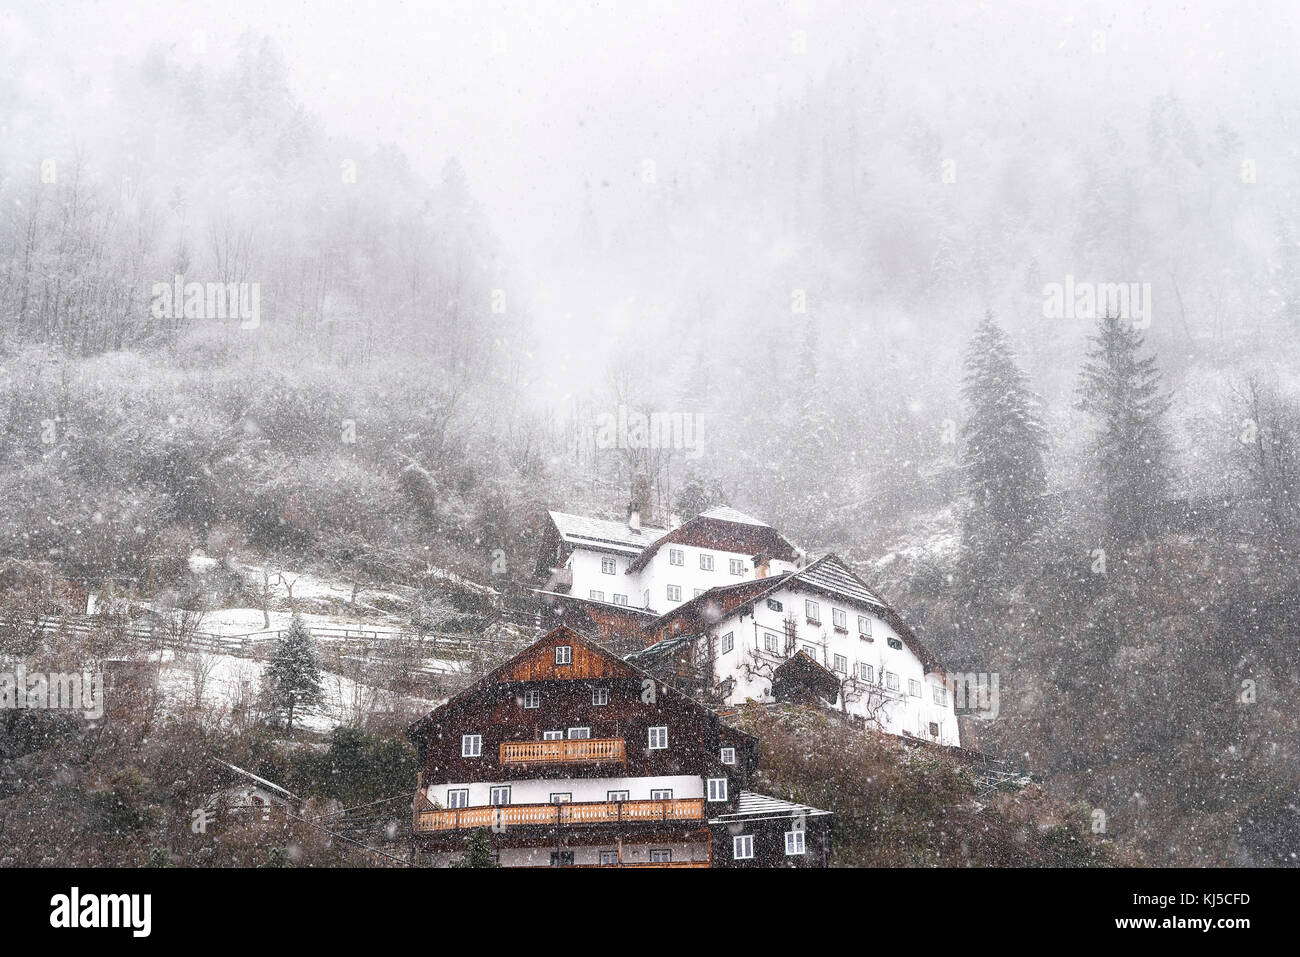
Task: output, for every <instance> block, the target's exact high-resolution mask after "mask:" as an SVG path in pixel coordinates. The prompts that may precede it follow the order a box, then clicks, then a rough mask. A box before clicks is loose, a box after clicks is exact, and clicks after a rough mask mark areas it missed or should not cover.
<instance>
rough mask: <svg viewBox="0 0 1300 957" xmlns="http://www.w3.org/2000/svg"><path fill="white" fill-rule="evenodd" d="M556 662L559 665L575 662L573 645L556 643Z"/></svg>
mask: <svg viewBox="0 0 1300 957" xmlns="http://www.w3.org/2000/svg"><path fill="white" fill-rule="evenodd" d="M555 663H556V664H557V665H571V664H573V645H556V647H555Z"/></svg>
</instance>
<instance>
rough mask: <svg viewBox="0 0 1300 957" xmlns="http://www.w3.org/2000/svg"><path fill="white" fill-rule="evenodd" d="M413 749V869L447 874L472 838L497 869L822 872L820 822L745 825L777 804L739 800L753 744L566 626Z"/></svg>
mask: <svg viewBox="0 0 1300 957" xmlns="http://www.w3.org/2000/svg"><path fill="white" fill-rule="evenodd" d="M408 736H409V737H410V739H411V741H412V742H413V743H414V744H415V747H416V751H417V755H418V766H419V773H418V779H417V793H416V798H415V807H414V818H413V831H414V848H413V857H414V860H415V861H416V862H417V863H419V864H425V865H431V866H437V865H443V866H446V865H448V864H450V863H453V862H454V861H455V860H456V859H458V858H459V856H460V855H461V854H462V853H463V852H464V850H465V847H466V844H467V841H468V839H469V837H470V835H472V834H473V833H474V832H475V831H476V830H478V829H485V830H486V832H487V834H488V836H489V840H490V842H491V845H492V848H493V852H494V854H495V855H496V856H497V859H498V860H499V862H500V863H501V864H502V865H504V866H547V865H550V866H606V867H717V866H752V864H753V862H755V861H756V860H774V859H776V857H777V856H778V851H779V858H780V862H781V863H783V864H785V865H788V866H822V865H824V863H825V860H826V856H827V854H828V849H829V841H830V816H829V815H828V814H827V813H826V812H822V811H814V810H813V809H803V808H800V807H799V806H795V805H789V806H786V807H785V808H784V811H781V805H782V802H775V803H768V804H766V805H765V808H766V811H765V812H764V814H762V815H757V816H755V815H753V814H751V813H750V812H751V811H752V810H753V807H754V806H755V802H758V801H759V800H760V799H761V800H762V801H766V802H774V801H775V799H771V798H765V797H763V796H761V795H758V796H751V795H750V792H749V791H748V790H747V788H748V784H749V780H750V778H751V776H752V774H753V773H754V770H755V767H756V763H757V758H758V742H757V741H756V740H755V739H754V738H753V737H752V736H750V735H747V734H745V733H743V732H741V731H738V730H736V729H734V728H731V727H729V726H728V725H727V724H725V723H724V722H722V721H721V720H720V718H719V717H718V715H717V714H716V713H715V712H713V711H712V710H710V709H709V708H707V707H704V706H703V705H701V704H699V703H697V702H696V701H695V700H693V699H692V698H691V697H689V696H688V695H686V694H684V693H682V692H680V691H678V690H676V689H674V688H673V687H671V686H670V685H668V684H666V683H663V682H660V681H658V680H656V679H654V678H653V677H651V676H650V675H648V674H646V673H645V672H643V671H641V670H640V669H639V668H637V667H636V666H634V665H632V664H629V663H628V662H627V661H625V660H623V659H621V658H620V657H619V656H618V655H616V654H615V653H614V652H612V651H610V650H608V649H607V648H605V647H604V646H603V645H601V644H598V643H597V642H595V641H594V640H592V639H591V638H588V637H586V636H584V635H582V634H580V633H579V632H577V631H575V630H573V629H572V628H569V627H566V626H559V627H556V628H554V629H553V630H551V631H550V632H549V633H548V634H546V635H545V636H544V637H542V638H540V639H539V640H538V641H536V642H535V643H534V644H532V645H531V646H529V647H528V648H527V649H525V650H524V651H523V652H521V653H520V654H518V655H516V656H515V657H514V658H513V659H511V660H510V661H508V662H506V663H505V664H503V665H501V666H500V667H498V668H496V669H495V670H494V671H492V672H490V673H489V674H487V675H485V676H484V677H483V678H481V679H480V680H478V681H477V682H475V683H474V684H473V685H471V686H469V687H468V688H466V689H465V690H464V691H462V692H461V693H459V694H457V695H456V696H455V697H453V698H452V699H451V700H449V701H448V702H447V703H446V704H444V705H443V706H441V707H440V708H438V709H436V710H435V711H433V712H431V713H430V714H428V715H426V716H425V717H424V718H421V719H420V720H419V721H417V722H415V723H414V724H412V725H411V727H410V728H409V730H408ZM760 803H761V802H760ZM747 815H749V816H747ZM787 832H789V833H787ZM796 832H797V833H796Z"/></svg>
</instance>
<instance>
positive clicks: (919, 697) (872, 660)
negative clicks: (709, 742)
mask: <svg viewBox="0 0 1300 957" xmlns="http://www.w3.org/2000/svg"><path fill="white" fill-rule="evenodd" d="M548 518H549V524H548V527H547V531H546V536H545V539H544V541H543V545H542V554H541V556H540V558H539V561H538V565H537V580H538V582H539V584H540V585H541V587H540V588H539V589H538V590H537V591H538V594H539V595H541V596H542V597H543V598H544V599H545V600H547V601H548V602H550V603H551V605H552V610H553V612H554V621H553V623H554V624H567V625H569V626H570V627H575V628H578V629H579V630H588V631H590V632H591V633H594V634H598V635H599V636H600V637H601V638H603V639H605V640H609V641H611V642H615V643H616V644H617V645H619V646H620V647H623V648H624V649H629V648H630V649H634V650H633V653H632V654H630V655H628V660H629V661H634V662H636V663H637V664H638V665H639V666H640V667H643V668H646V669H647V670H650V671H652V672H655V673H658V674H661V675H663V676H664V677H665V679H666V680H673V681H676V682H677V683H681V681H682V679H683V677H684V673H685V672H690V678H689V680H690V682H691V683H692V684H693V685H694V687H693V689H692V690H693V692H695V693H697V694H699V695H702V696H704V697H707V698H709V699H711V700H714V701H721V702H723V703H724V704H728V705H737V704H741V703H744V702H745V701H749V700H753V701H774V700H780V699H787V698H799V697H804V698H812V699H815V700H816V701H818V702H821V703H825V704H829V705H831V706H834V707H836V708H839V709H841V710H842V711H844V712H846V713H848V714H850V715H853V716H855V717H857V718H860V719H862V720H863V721H864V722H865V723H867V724H869V725H871V726H873V727H876V728H879V729H880V730H883V731H886V732H889V733H892V734H898V735H906V736H910V737H914V738H919V739H922V740H925V741H930V742H934V743H937V744H942V745H960V743H961V735H960V731H959V729H958V725H957V715H956V710H955V702H954V695H953V693H952V689H951V688H950V687H949V683H948V676H947V674H946V673H945V671H944V669H943V668H942V666H941V665H940V663H939V661H938V660H937V659H936V658H935V657H934V655H933V654H931V652H930V651H929V650H928V649H927V648H926V647H925V646H924V645H923V644H922V643H921V642H920V640H919V639H917V637H916V636H915V635H914V634H913V633H912V631H911V629H909V628H908V627H907V625H906V623H905V622H904V621H903V620H902V618H901V617H900V616H899V615H898V613H897V612H896V611H894V609H893V608H891V607H890V606H889V605H888V603H886V602H885V601H884V599H882V598H881V597H880V596H879V595H877V594H876V593H875V592H874V591H872V589H871V588H869V587H868V586H867V585H866V584H865V583H864V582H863V581H862V580H861V579H860V578H859V577H858V576H857V575H855V574H854V573H853V572H852V570H850V569H849V567H848V566H847V565H846V564H845V563H844V562H843V561H842V560H840V559H839V558H838V557H836V556H834V555H826V556H824V557H822V558H820V559H818V560H816V561H814V562H812V563H811V564H809V563H807V561H806V559H805V556H804V554H803V552H802V551H801V550H800V549H799V548H797V547H796V546H795V545H794V544H792V543H791V542H790V541H789V540H788V539H786V538H785V536H783V535H781V534H780V533H779V532H778V531H776V530H775V529H774V528H772V527H771V526H770V525H768V524H766V523H765V522H762V521H759V520H758V519H756V518H753V517H751V516H749V515H746V514H744V513H743V512H739V511H736V510H735V509H732V508H727V507H721V508H713V509H710V510H708V511H707V512H703V513H701V514H700V515H698V516H696V517H695V518H693V519H691V520H690V521H688V522H684V523H683V524H682V525H680V526H678V527H677V528H674V529H663V528H649V527H645V528H643V527H642V526H641V524H640V521H639V515H638V514H637V513H636V512H635V511H634V510H631V509H629V513H628V521H627V522H626V523H624V522H614V521H607V520H603V519H591V518H585V517H582V516H578V515H569V514H566V513H564V512H549V513H548Z"/></svg>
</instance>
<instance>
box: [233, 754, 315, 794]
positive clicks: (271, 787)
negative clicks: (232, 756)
mask: <svg viewBox="0 0 1300 957" xmlns="http://www.w3.org/2000/svg"><path fill="white" fill-rule="evenodd" d="M212 760H213V761H214V762H216V763H217V764H219V765H221V766H222V767H223V768H226V769H227V770H230V771H233V772H235V773H236V774H238V775H239V776H240V777H244V778H247V779H248V780H249V781H252V782H253V783H254V784H256V785H257V786H258V787H260V788H262V789H263V790H265V791H270V792H271V793H272V794H275V795H278V796H279V797H282V798H284V799H285V800H287V801H297V800H299V798H298V796H297V795H296V794H294V793H293V792H292V791H290V790H288V789H287V788H282V787H280V785H278V784H275V783H273V782H271V781H268V780H267V779H266V778H262V777H258V776H257V775H256V774H254V773H253V772H252V771H245V770H244V769H243V768H238V767H235V765H233V764H231V763H230V762H229V761H222V760H221V759H220V758H213V759H212Z"/></svg>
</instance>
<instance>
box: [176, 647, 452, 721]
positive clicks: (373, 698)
mask: <svg viewBox="0 0 1300 957" xmlns="http://www.w3.org/2000/svg"><path fill="white" fill-rule="evenodd" d="M152 659H153V660H154V661H157V662H158V663H159V671H158V685H159V687H160V688H161V689H162V691H163V694H164V696H165V701H166V707H168V708H171V709H176V710H180V709H187V708H196V707H197V708H200V709H201V710H202V711H204V712H205V713H206V714H208V715H210V716H211V717H212V719H213V720H214V721H217V722H226V721H229V720H231V719H232V716H233V715H234V714H235V713H237V712H238V710H239V709H240V708H250V709H255V708H256V706H257V701H258V697H259V694H260V691H261V682H262V672H263V669H264V668H265V667H266V663H265V662H264V661H260V660H255V659H251V658H240V657H236V656H234V655H224V654H210V653H197V652H191V653H186V652H181V653H179V654H178V653H176V652H174V651H163V652H160V653H157V654H155V655H153V656H152ZM200 675H201V676H200ZM200 685H201V687H202V694H201V696H198V695H197V694H196V688H197V687H198V686H200ZM321 692H322V701H321V703H320V704H319V705H313V706H311V707H308V708H306V709H304V711H303V712H302V713H301V715H299V716H295V719H294V721H295V724H299V725H301V726H302V727H304V728H308V729H311V730H313V731H328V730H330V729H331V728H334V727H337V726H338V725H341V724H351V723H355V722H357V721H359V720H361V718H363V717H364V716H365V715H366V714H368V713H370V712H373V711H384V710H392V709H394V708H396V707H400V708H401V709H402V710H404V711H427V710H432V709H433V708H435V707H437V706H438V704H440V703H441V699H426V698H413V697H406V696H400V695H394V694H392V693H391V692H388V691H385V690H383V689H380V688H374V687H371V686H369V685H364V684H361V683H359V682H357V681H354V680H353V679H351V678H348V677H346V676H344V675H339V674H334V673H332V672H329V671H321Z"/></svg>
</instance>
